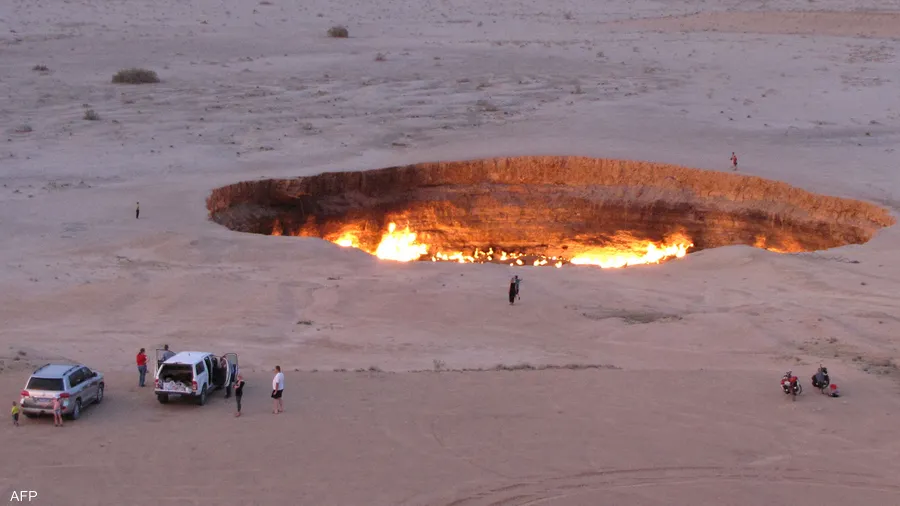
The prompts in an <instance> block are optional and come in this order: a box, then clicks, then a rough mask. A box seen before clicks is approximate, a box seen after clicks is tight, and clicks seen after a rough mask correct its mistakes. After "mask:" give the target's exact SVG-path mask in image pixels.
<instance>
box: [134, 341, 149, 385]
mask: <svg viewBox="0 0 900 506" xmlns="http://www.w3.org/2000/svg"><path fill="white" fill-rule="evenodd" d="M136 361H137V366H138V386H144V378H146V377H147V353H145V352H144V349H143V348H141V351H139V352H138V354H137V358H136Z"/></svg>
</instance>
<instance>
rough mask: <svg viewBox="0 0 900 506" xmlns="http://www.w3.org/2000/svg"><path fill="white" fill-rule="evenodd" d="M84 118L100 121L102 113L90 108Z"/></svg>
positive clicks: (85, 112)
mask: <svg viewBox="0 0 900 506" xmlns="http://www.w3.org/2000/svg"><path fill="white" fill-rule="evenodd" d="M84 119H86V120H88V121H98V120H99V119H100V115H99V114H97V111H95V110H93V109H88V110H86V111H84Z"/></svg>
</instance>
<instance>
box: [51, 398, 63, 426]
mask: <svg viewBox="0 0 900 506" xmlns="http://www.w3.org/2000/svg"><path fill="white" fill-rule="evenodd" d="M53 425H54V426H56V427H62V425H63V420H62V401H61V400H60V398H59V397H54V398H53Z"/></svg>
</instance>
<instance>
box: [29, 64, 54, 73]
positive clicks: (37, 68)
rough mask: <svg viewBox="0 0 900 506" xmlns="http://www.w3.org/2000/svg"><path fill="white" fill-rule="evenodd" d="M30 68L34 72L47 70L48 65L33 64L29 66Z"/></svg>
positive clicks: (48, 68)
mask: <svg viewBox="0 0 900 506" xmlns="http://www.w3.org/2000/svg"><path fill="white" fill-rule="evenodd" d="M31 70H33V71H35V72H49V71H50V67H48V66H46V65H35V66H34V67H31Z"/></svg>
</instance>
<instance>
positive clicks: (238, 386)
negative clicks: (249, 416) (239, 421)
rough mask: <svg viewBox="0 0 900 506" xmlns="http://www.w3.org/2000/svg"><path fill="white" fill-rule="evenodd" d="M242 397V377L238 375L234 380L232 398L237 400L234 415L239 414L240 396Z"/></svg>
mask: <svg viewBox="0 0 900 506" xmlns="http://www.w3.org/2000/svg"><path fill="white" fill-rule="evenodd" d="M242 397H244V377H243V376H238V377H237V381H235V382H234V400H235V402H237V412H236V413H235V414H234V416H241V398H242Z"/></svg>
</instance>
